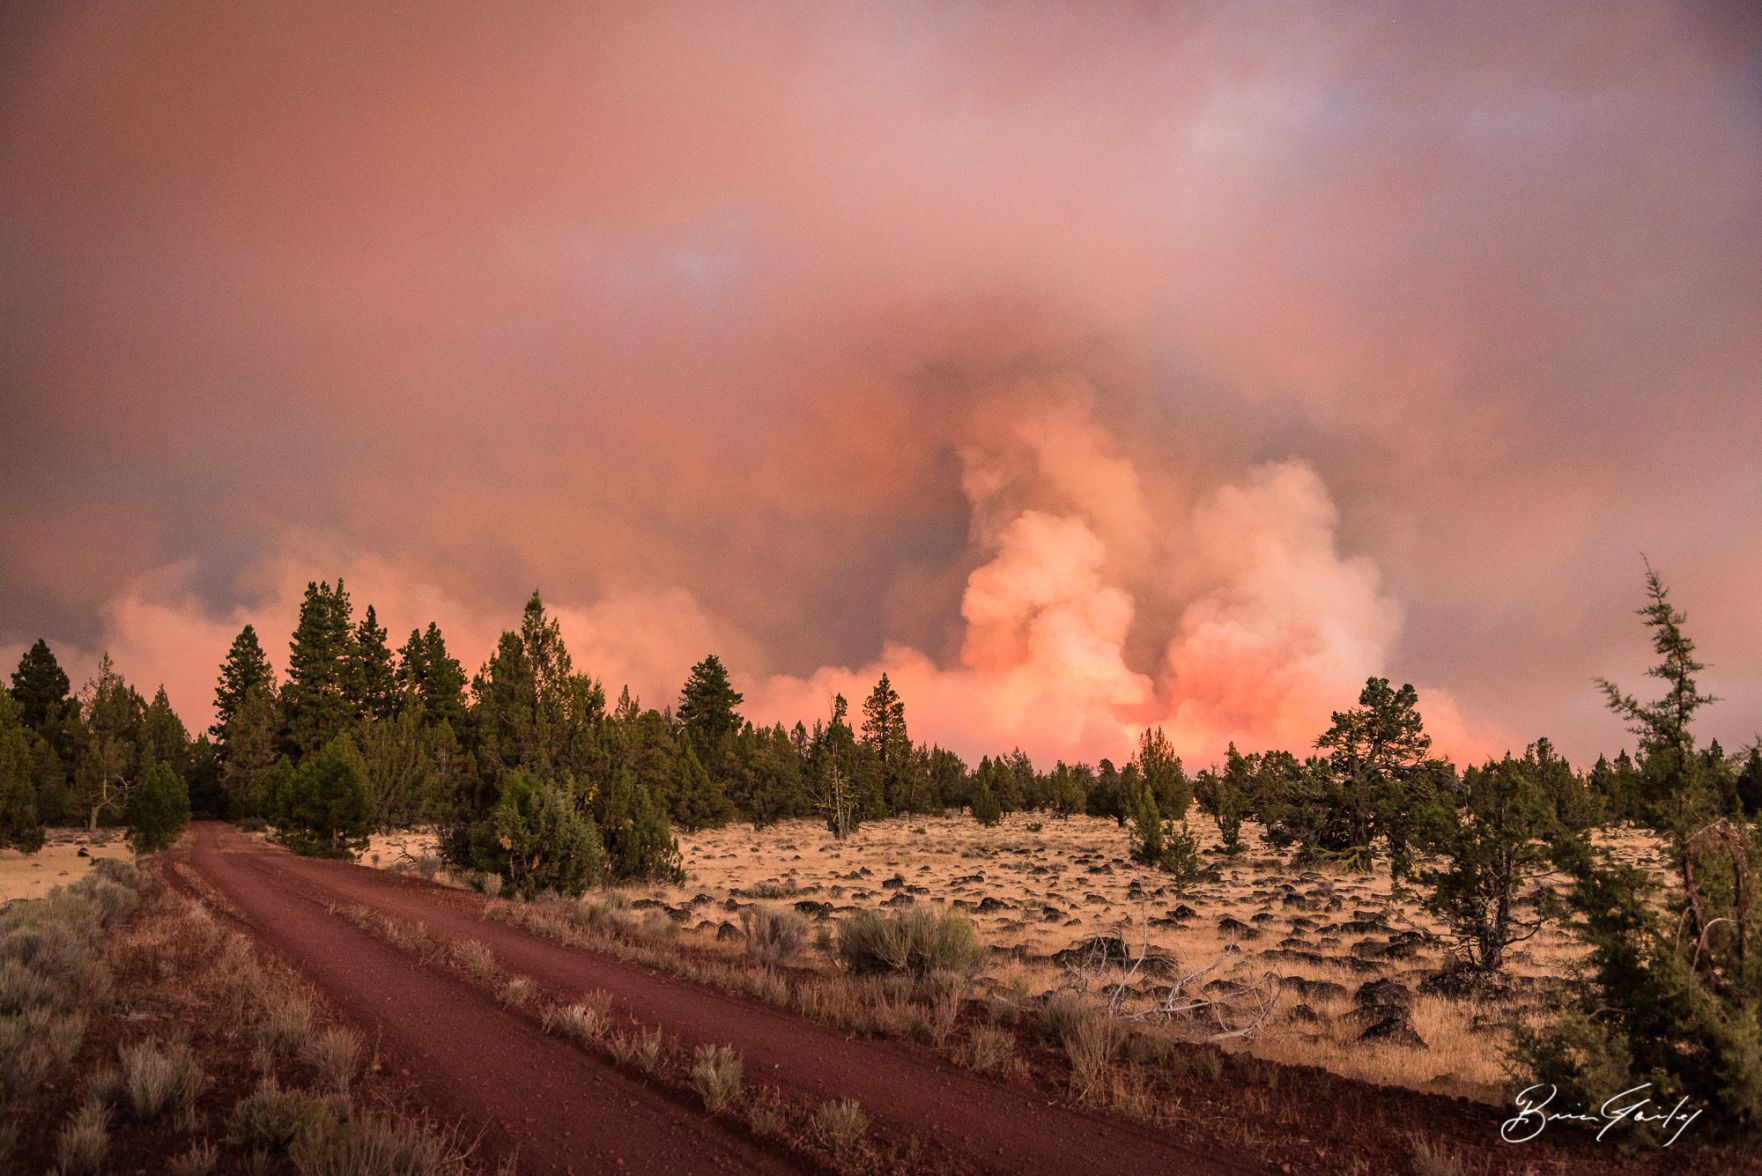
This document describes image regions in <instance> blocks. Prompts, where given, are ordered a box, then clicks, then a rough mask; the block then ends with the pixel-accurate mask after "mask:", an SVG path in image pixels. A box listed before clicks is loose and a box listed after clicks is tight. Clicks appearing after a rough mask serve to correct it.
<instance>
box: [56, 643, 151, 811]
mask: <svg viewBox="0 0 1762 1176" xmlns="http://www.w3.org/2000/svg"><path fill="white" fill-rule="evenodd" d="M80 713H81V715H82V718H83V722H82V725H81V734H80V745H79V750H78V758H77V761H76V763H75V766H74V789H75V793H76V795H77V797H78V804H79V806H80V808H81V810H82V811H83V813H84V815H85V818H86V824H87V828H89V829H94V830H95V829H97V827H98V823H99V822H100V821H102V820H105V819H107V818H114V817H117V816H119V815H121V813H122V806H123V804H124V803H125V802H126V801H127V799H128V794H129V790H130V789H132V788H133V787H134V786H135V784H137V783H138V782H139V781H140V776H141V762H140V741H141V722H142V720H143V719H144V718H145V717H146V713H147V703H146V700H145V699H143V698H142V697H141V696H140V694H139V693H138V692H136V690H135V688H134V687H132V686H130V685H129V684H128V683H127V682H125V681H123V678H122V675H121V674H119V673H117V672H116V667H115V665H114V664H113V663H112V662H111V660H110V655H109V654H108V653H106V654H104V655H102V656H101V657H100V658H99V659H98V675H97V677H95V678H93V679H92V680H91V681H90V682H88V683H87V684H86V686H85V689H84V690H82V691H81V697H80Z"/></svg>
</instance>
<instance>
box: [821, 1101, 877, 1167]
mask: <svg viewBox="0 0 1762 1176" xmlns="http://www.w3.org/2000/svg"><path fill="white" fill-rule="evenodd" d="M868 1129H869V1116H867V1115H865V1114H863V1108H862V1104H861V1103H859V1102H857V1100H856V1099H854V1098H841V1099H832V1100H830V1101H827V1102H823V1103H821V1104H820V1108H819V1109H818V1110H816V1111H815V1112H814V1117H813V1119H812V1120H811V1121H810V1122H809V1124H808V1130H809V1133H810V1134H812V1136H813V1138H814V1142H815V1143H817V1144H819V1145H820V1146H821V1147H823V1148H825V1149H826V1150H827V1151H829V1152H831V1153H832V1154H833V1155H835V1156H842V1155H844V1154H845V1153H846V1152H848V1151H850V1149H851V1148H853V1147H855V1146H856V1145H857V1143H858V1142H859V1141H860V1140H861V1139H862V1138H863V1133H864V1132H866V1131H867V1130H868Z"/></svg>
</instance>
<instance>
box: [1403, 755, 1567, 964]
mask: <svg viewBox="0 0 1762 1176" xmlns="http://www.w3.org/2000/svg"><path fill="white" fill-rule="evenodd" d="M1562 774H1564V775H1565V776H1567V777H1569V778H1570V777H1572V776H1573V772H1572V769H1571V768H1570V767H1569V766H1568V765H1567V764H1566V763H1565V761H1563V760H1561V759H1560V758H1559V757H1557V756H1555V755H1553V754H1552V751H1551V749H1550V748H1549V746H1548V743H1547V740H1540V741H1538V742H1537V743H1533V744H1531V745H1530V746H1529V748H1528V749H1527V750H1526V751H1525V752H1524V756H1523V758H1522V759H1515V758H1513V757H1512V756H1510V755H1506V756H1505V757H1504V758H1503V759H1502V760H1498V761H1493V760H1488V761H1487V762H1486V763H1485V764H1484V765H1483V766H1481V767H1471V768H1469V769H1467V770H1466V771H1465V772H1463V774H1462V781H1461V784H1460V785H1459V787H1458V788H1457V789H1456V791H1455V796H1454V799H1455V800H1456V801H1457V803H1455V804H1439V805H1436V806H1433V807H1432V808H1431V809H1429V810H1428V811H1427V813H1426V815H1425V818H1424V820H1423V821H1422V823H1421V830H1420V834H1421V841H1422V843H1423V844H1424V845H1425V846H1426V848H1427V849H1428V850H1430V851H1431V852H1432V853H1433V854H1435V855H1436V856H1437V858H1438V859H1439V860H1440V861H1441V863H1442V864H1441V865H1440V866H1438V867H1436V868H1431V869H1426V870H1422V871H1421V872H1420V874H1419V876H1418V881H1419V883H1420V885H1421V886H1423V887H1426V888H1427V889H1428V890H1429V892H1430V893H1429V895H1428V897H1427V900H1426V905H1427V906H1428V907H1429V908H1430V909H1431V911H1432V912H1433V913H1434V914H1436V915H1438V916H1439V917H1440V918H1441V919H1443V920H1444V922H1445V924H1446V925H1447V926H1448V927H1449V928H1450V930H1451V931H1452V932H1453V933H1454V934H1455V936H1456V938H1457V941H1458V942H1459V943H1460V944H1461V945H1462V946H1463V948H1464V950H1465V952H1466V960H1467V963H1468V965H1469V967H1471V968H1472V969H1473V970H1474V971H1476V972H1479V973H1482V974H1483V975H1485V974H1490V973H1494V972H1497V971H1498V970H1499V968H1500V966H1501V965H1502V964H1503V962H1504V958H1505V952H1506V949H1508V948H1509V947H1510V946H1511V945H1512V944H1515V943H1521V942H1523V941H1524V940H1527V939H1529V938H1531V937H1532V936H1534V935H1535V934H1536V933H1537V932H1538V931H1540V930H1541V929H1542V927H1543V926H1544V925H1545V924H1546V922H1547V920H1548V916H1549V914H1550V912H1551V904H1550V903H1549V902H1548V901H1547V900H1548V898H1549V897H1550V895H1551V893H1552V892H1551V889H1550V888H1549V887H1547V886H1546V885H1545V884H1544V882H1543V880H1544V879H1545V878H1546V877H1547V876H1548V875H1549V874H1550V873H1552V871H1553V869H1554V867H1555V863H1556V862H1557V861H1558V860H1560V858H1561V855H1562V854H1563V853H1566V852H1570V851H1571V847H1570V846H1568V844H1567V842H1568V839H1571V838H1575V837H1578V836H1580V835H1581V833H1582V826H1580V827H1575V824H1574V822H1575V815H1574V813H1573V812H1572V810H1571V809H1570V808H1567V809H1566V811H1565V812H1564V813H1563V811H1562V808H1563V799H1564V798H1565V797H1566V796H1567V795H1568V793H1567V788H1568V787H1571V786H1572V782H1571V781H1570V780H1569V781H1568V782H1567V784H1566V785H1565V786H1563V785H1562V782H1561V781H1559V780H1558V777H1559V776H1560V775H1562Z"/></svg>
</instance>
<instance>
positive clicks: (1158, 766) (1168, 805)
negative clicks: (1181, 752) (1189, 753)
mask: <svg viewBox="0 0 1762 1176" xmlns="http://www.w3.org/2000/svg"><path fill="white" fill-rule="evenodd" d="M1133 762H1134V763H1135V764H1136V765H1137V767H1138V775H1139V777H1140V779H1141V780H1142V781H1143V785H1144V787H1146V788H1148V789H1150V792H1151V795H1152V796H1153V797H1154V798H1155V799H1156V807H1157V811H1158V812H1160V813H1161V814H1162V815H1163V817H1164V818H1166V819H1170V820H1180V819H1181V818H1183V817H1185V816H1186V815H1187V806H1188V805H1190V804H1192V803H1193V782H1192V781H1191V780H1189V779H1188V778H1187V773H1186V772H1185V771H1184V770H1183V769H1182V767H1181V757H1180V756H1178V755H1176V754H1175V749H1174V745H1173V744H1171V743H1170V742H1169V740H1168V736H1166V735H1164V734H1163V733H1162V728H1161V727H1149V728H1147V729H1146V730H1145V731H1144V733H1143V734H1141V735H1140V736H1139V737H1138V754H1137V757H1136V759H1135V760H1134V761H1133Z"/></svg>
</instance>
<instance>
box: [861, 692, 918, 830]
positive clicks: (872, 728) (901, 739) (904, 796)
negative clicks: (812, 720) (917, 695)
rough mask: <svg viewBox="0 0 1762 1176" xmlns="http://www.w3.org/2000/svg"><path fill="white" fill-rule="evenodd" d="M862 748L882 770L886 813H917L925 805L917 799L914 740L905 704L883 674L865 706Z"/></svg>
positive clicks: (884, 811) (882, 788) (882, 793)
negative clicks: (912, 768)
mask: <svg viewBox="0 0 1762 1176" xmlns="http://www.w3.org/2000/svg"><path fill="white" fill-rule="evenodd" d="M862 745H863V746H864V747H866V748H868V749H869V751H870V752H871V753H872V754H873V755H874V757H875V760H876V762H877V763H878V764H879V766H880V773H881V795H882V797H883V799H884V800H885V802H886V803H885V808H884V810H883V813H882V814H876V815H884V814H885V813H886V812H918V811H920V809H921V807H922V805H923V801H922V799H921V798H919V797H917V796H915V795H914V793H915V791H916V789H914V788H913V787H912V784H913V781H912V774H911V771H910V761H911V754H912V740H911V736H910V735H908V734H907V733H906V725H905V701H904V700H903V699H901V698H900V696H899V692H898V691H896V690H894V688H893V683H892V682H890V681H888V680H887V675H886V674H882V675H881V680H880V681H879V682H876V683H875V689H873V690H872V691H870V692H869V697H868V698H867V699H866V700H865V701H864V702H863V734H862Z"/></svg>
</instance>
